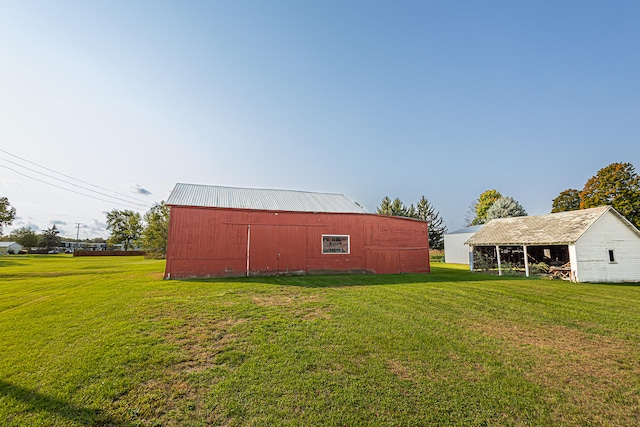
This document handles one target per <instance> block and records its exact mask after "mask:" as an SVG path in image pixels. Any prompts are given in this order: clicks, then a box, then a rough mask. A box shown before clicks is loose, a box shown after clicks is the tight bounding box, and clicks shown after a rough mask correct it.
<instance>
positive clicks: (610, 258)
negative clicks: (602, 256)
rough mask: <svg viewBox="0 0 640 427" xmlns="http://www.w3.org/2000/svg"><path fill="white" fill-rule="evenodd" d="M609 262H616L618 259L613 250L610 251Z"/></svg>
mask: <svg viewBox="0 0 640 427" xmlns="http://www.w3.org/2000/svg"><path fill="white" fill-rule="evenodd" d="M609 262H616V257H615V256H614V254H613V249H609Z"/></svg>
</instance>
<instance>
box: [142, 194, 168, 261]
mask: <svg viewBox="0 0 640 427" xmlns="http://www.w3.org/2000/svg"><path fill="white" fill-rule="evenodd" d="M144 221H145V223H146V226H145V227H144V230H143V231H142V238H141V239H140V246H141V248H142V250H144V251H145V252H147V253H148V254H150V255H153V256H156V257H165V256H166V254H167V240H168V237H169V206H167V205H166V204H165V202H164V201H163V202H161V203H160V204H158V205H155V206H154V207H152V208H151V209H149V211H148V212H147V213H146V214H145V215H144Z"/></svg>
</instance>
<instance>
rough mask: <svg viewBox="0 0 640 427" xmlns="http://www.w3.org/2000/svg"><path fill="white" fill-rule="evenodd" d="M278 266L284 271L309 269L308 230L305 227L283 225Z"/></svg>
mask: <svg viewBox="0 0 640 427" xmlns="http://www.w3.org/2000/svg"><path fill="white" fill-rule="evenodd" d="M279 234H280V239H279V251H278V253H279V254H280V259H279V263H278V268H279V270H280V271H281V272H283V273H293V272H302V271H306V270H307V232H306V228H305V227H300V226H291V225H281V226H280V233H279Z"/></svg>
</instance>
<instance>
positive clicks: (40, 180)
mask: <svg viewBox="0 0 640 427" xmlns="http://www.w3.org/2000/svg"><path fill="white" fill-rule="evenodd" d="M0 167H3V168H5V169H9V170H10V171H12V172H15V173H17V174H18V175H22V176H24V177H27V178H29V179H33V180H34V181H38V182H42V183H43V184H47V185H50V186H52V187H56V188H60V189H62V190H65V191H69V192H71V193H75V194H79V195H81V196H85V197H90V198H92V199H95V200H100V201H102V202H108V203H116V204H119V205H120V206H125V207H128V208H130V209H131V207H132V206H131V205H125V204H124V203H122V202H116V201H113V200H106V199H101V198H99V197H95V196H91V195H89V194H84V193H81V192H79V191H75V190H72V189H70V188H65V187H62V186H60V185H56V184H52V183H50V182H47V181H44V180H42V179H39V178H34V177H32V176H29V175H27V174H24V173H22V172H20V171H17V170H15V169H13V168H10V167H9V166H5V165H0ZM136 209H138V208H137V207H136Z"/></svg>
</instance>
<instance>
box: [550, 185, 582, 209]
mask: <svg viewBox="0 0 640 427" xmlns="http://www.w3.org/2000/svg"><path fill="white" fill-rule="evenodd" d="M578 209H580V192H579V191H578V190H574V189H573V188H569V189H567V190H564V191H562V192H560V194H559V195H558V197H556V198H555V199H553V202H552V204H551V213H556V212H567V211H577V210H578Z"/></svg>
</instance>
